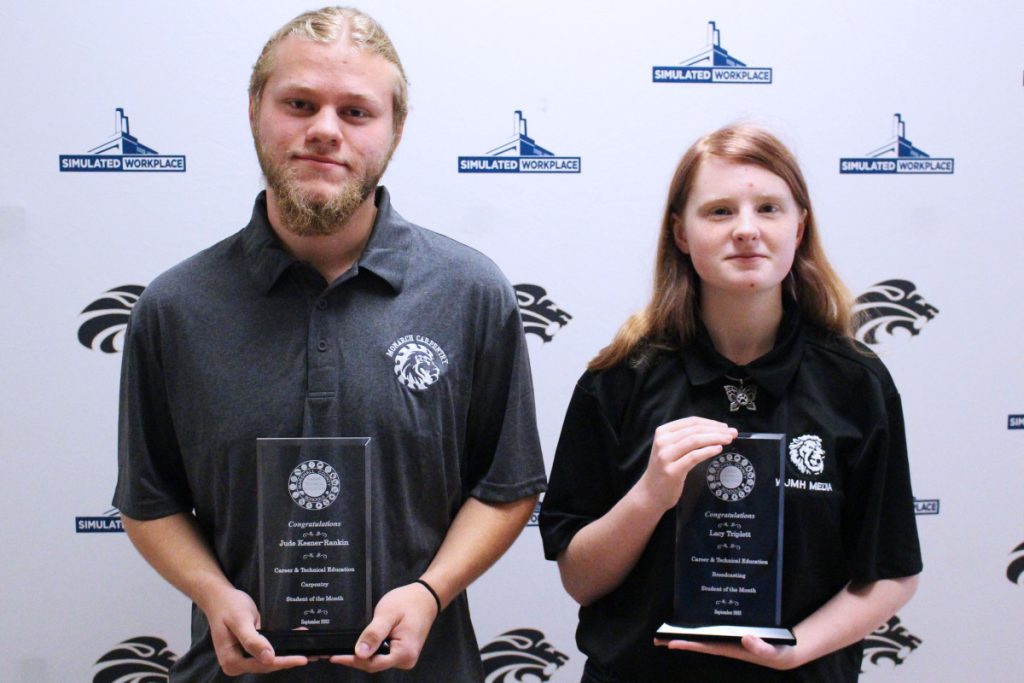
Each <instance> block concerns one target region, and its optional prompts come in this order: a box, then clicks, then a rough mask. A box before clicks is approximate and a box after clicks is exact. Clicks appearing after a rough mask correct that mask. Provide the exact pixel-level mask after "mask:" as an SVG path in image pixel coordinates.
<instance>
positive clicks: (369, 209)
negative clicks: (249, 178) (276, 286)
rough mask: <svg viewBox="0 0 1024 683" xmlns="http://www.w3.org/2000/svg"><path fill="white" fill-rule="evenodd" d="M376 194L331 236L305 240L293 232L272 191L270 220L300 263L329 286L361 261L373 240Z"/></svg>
mask: <svg viewBox="0 0 1024 683" xmlns="http://www.w3.org/2000/svg"><path fill="white" fill-rule="evenodd" d="M375 196H376V193H375V192H371V193H370V196H369V197H367V198H366V201H364V202H363V203H362V204H360V205H359V208H358V209H356V211H355V213H353V214H352V216H351V217H350V218H349V219H348V221H347V222H346V223H345V224H344V225H343V226H341V227H340V228H339V229H338V230H337V231H335V232H334V233H333V234H331V235H315V236H311V237H301V236H299V235H296V234H295V233H294V232H292V231H291V230H289V229H288V228H287V227H286V226H285V223H284V219H283V217H282V216H281V212H280V210H279V209H278V206H277V201H276V200H275V198H274V196H273V193H272V191H271V190H269V189H268V190H267V218H268V219H269V220H270V227H271V228H273V230H274V233H275V234H276V235H277V237H278V239H280V240H281V243H282V244H284V246H285V248H286V249H287V250H288V251H289V253H291V255H292V256H294V257H295V258H297V259H299V260H300V261H307V262H309V263H310V265H312V266H313V267H314V268H316V269H317V271H318V272H319V273H320V274H321V275H322V276H323V278H324V280H326V281H327V282H328V283H331V282H334V281H335V280H336V279H338V277H340V276H341V275H343V274H344V273H345V272H347V271H348V270H349V269H350V268H351V267H352V265H353V264H354V263H355V262H356V261H357V260H359V257H360V256H361V255H362V253H363V249H365V248H366V243H367V242H368V241H369V240H370V233H371V232H372V231H373V222H374V220H375V219H376V217H377V206H376V204H375V203H374V198H375Z"/></svg>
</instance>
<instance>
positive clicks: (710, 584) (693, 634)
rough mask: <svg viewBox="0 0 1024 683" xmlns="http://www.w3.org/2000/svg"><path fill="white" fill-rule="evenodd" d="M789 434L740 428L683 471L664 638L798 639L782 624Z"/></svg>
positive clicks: (660, 633) (779, 641)
mask: <svg viewBox="0 0 1024 683" xmlns="http://www.w3.org/2000/svg"><path fill="white" fill-rule="evenodd" d="M785 442H786V436H785V434H740V435H739V436H738V437H737V438H736V439H734V440H733V442H732V443H731V444H729V445H728V446H726V447H725V448H724V450H723V451H722V452H721V453H719V454H718V455H716V456H715V457H713V458H711V459H710V460H707V461H705V462H703V463H701V464H700V465H699V466H697V467H695V468H694V469H693V470H692V471H691V472H690V474H689V475H688V476H687V477H686V483H685V485H684V487H683V494H682V496H681V497H680V499H679V503H678V505H677V506H676V515H677V517H676V558H675V596H674V611H673V618H672V619H671V620H670V621H669V622H668V623H665V624H662V625H661V627H660V628H659V629H658V631H657V634H656V637H658V638H661V639H664V640H672V639H685V640H725V641H730V640H739V639H740V638H742V637H743V636H745V635H754V636H757V637H759V638H761V639H762V640H764V641H766V642H769V643H774V644H786V645H794V644H796V637H795V636H794V635H793V632H792V631H791V630H789V629H788V628H785V627H783V626H782V625H781V618H782V547H783V546H782V527H783V513H784V503H785V497H784V492H785V489H784V481H783V479H784V474H785Z"/></svg>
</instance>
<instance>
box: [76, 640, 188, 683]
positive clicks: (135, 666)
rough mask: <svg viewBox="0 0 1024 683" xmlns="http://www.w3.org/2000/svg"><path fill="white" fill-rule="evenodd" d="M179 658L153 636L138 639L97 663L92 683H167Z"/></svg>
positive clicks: (127, 641)
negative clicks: (173, 665) (172, 667)
mask: <svg viewBox="0 0 1024 683" xmlns="http://www.w3.org/2000/svg"><path fill="white" fill-rule="evenodd" d="M177 660H178V655H176V654H174V653H173V652H171V651H170V650H169V649H167V643H166V642H164V641H163V640H161V639H160V638H154V637H152V636H136V637H135V638H130V639H128V640H126V641H124V642H123V643H120V644H119V645H118V646H117V647H115V648H114V649H113V650H111V651H110V652H108V653H107V654H105V655H103V656H102V657H100V658H99V659H98V660H96V675H95V676H94V677H93V679H92V683H167V681H168V680H169V672H170V670H171V665H172V664H174V662H176V661H177Z"/></svg>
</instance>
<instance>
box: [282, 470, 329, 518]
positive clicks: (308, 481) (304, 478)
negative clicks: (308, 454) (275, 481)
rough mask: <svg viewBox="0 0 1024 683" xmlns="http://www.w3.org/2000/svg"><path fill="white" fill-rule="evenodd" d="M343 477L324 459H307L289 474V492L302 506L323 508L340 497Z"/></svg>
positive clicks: (316, 508)
mask: <svg viewBox="0 0 1024 683" xmlns="http://www.w3.org/2000/svg"><path fill="white" fill-rule="evenodd" d="M340 491H341V477H339V476H338V472H337V470H335V469H334V468H333V467H331V466H330V465H328V464H327V463H325V462H324V461H323V460H307V461H306V462H304V463H302V464H301V465H299V466H298V467H296V468H295V469H294V470H292V473H291V474H290V475H288V493H289V494H290V495H291V497H292V500H294V501H295V504H296V505H298V506H299V507H300V508H305V509H306V510H323V509H324V508H325V507H327V506H328V505H330V504H331V503H333V502H334V501H335V500H337V499H338V493H339V492H340Z"/></svg>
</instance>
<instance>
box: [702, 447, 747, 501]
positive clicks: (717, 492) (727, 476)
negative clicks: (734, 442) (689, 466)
mask: <svg viewBox="0 0 1024 683" xmlns="http://www.w3.org/2000/svg"><path fill="white" fill-rule="evenodd" d="M707 479H708V488H709V489H711V493H713V494H714V496H715V498H718V499H719V500H724V501H725V502H727V503H733V502H735V501H738V500H743V499H744V498H746V497H747V496H748V495H750V492H751V491H753V490H754V484H755V483H756V481H757V477H756V475H755V472H754V466H753V465H751V464H750V461H749V460H747V459H746V458H745V457H743V456H742V455H740V454H739V453H722V454H721V455H719V456H717V457H715V458H714V459H712V460H711V464H710V465H708V474H707Z"/></svg>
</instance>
